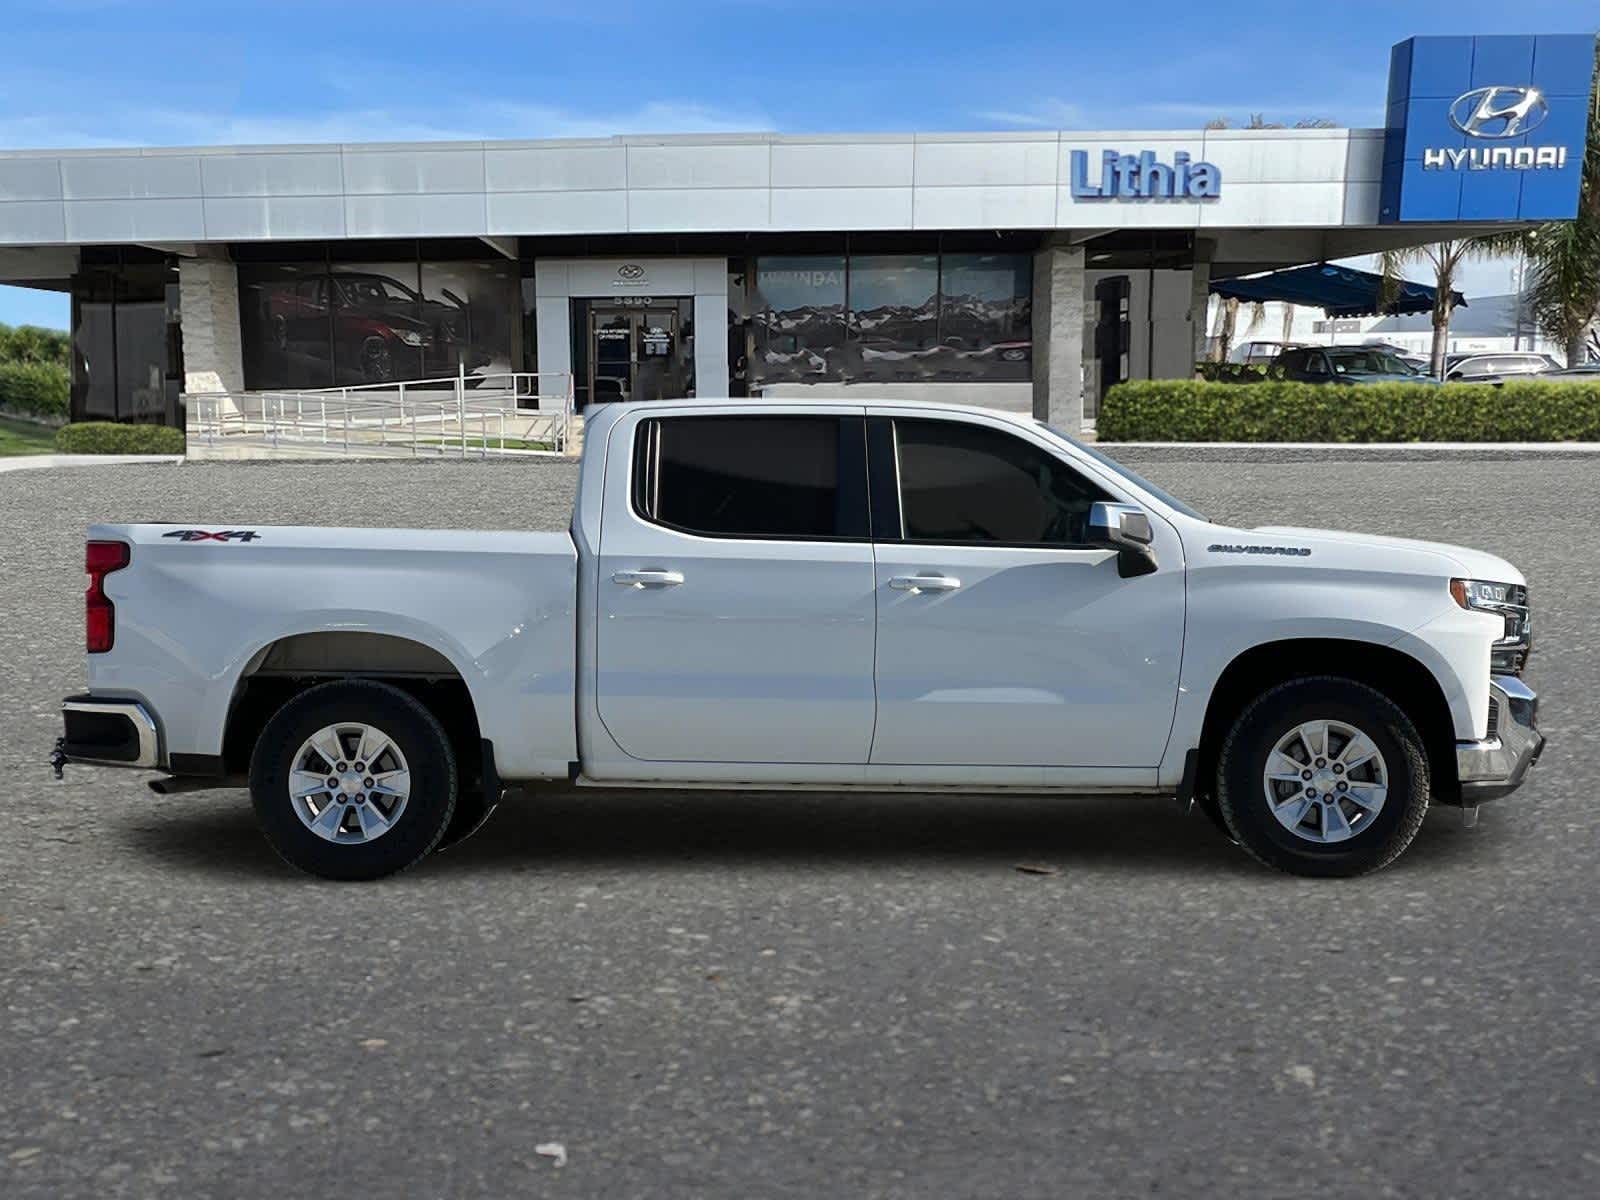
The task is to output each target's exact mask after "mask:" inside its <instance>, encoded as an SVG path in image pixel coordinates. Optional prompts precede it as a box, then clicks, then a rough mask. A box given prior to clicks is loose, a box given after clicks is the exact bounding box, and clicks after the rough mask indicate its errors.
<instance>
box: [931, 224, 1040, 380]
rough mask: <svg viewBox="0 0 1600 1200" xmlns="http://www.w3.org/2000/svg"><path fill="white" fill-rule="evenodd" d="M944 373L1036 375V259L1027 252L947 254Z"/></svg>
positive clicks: (979, 376) (943, 265)
mask: <svg viewBox="0 0 1600 1200" xmlns="http://www.w3.org/2000/svg"><path fill="white" fill-rule="evenodd" d="M939 290H940V294H939V344H940V346H941V347H942V348H943V350H944V352H945V357H944V358H943V359H942V360H941V361H940V363H939V368H940V371H941V374H940V375H939V378H941V379H969V378H970V379H985V380H1018V381H1026V380H1028V379H1031V378H1032V377H1033V376H1032V359H1033V323H1032V309H1033V300H1032V293H1033V263H1032V260H1031V259H1030V258H1029V257H1028V255H1026V254H946V255H945V256H944V258H943V261H942V263H941V270H940V289H939Z"/></svg>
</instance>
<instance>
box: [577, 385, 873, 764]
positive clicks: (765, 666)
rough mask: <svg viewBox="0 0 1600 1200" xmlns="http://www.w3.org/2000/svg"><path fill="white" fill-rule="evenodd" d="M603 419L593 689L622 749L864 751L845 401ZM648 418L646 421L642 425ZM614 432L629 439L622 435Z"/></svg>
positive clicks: (856, 527) (856, 491)
mask: <svg viewBox="0 0 1600 1200" xmlns="http://www.w3.org/2000/svg"><path fill="white" fill-rule="evenodd" d="M649 411H650V410H649V409H645V410H644V411H643V412H642V413H641V414H640V416H639V417H638V418H635V419H630V420H625V421H623V422H620V423H619V424H618V425H617V426H616V427H615V428H614V429H613V431H612V433H611V440H610V442H609V445H608V447H607V453H608V455H609V456H616V455H626V454H631V458H630V459H629V460H628V461H629V462H630V464H631V474H632V481H631V483H618V482H616V481H615V474H614V473H612V472H608V473H607V474H608V481H607V494H606V499H605V520H604V522H603V523H602V531H601V544H600V547H599V579H598V583H597V587H598V589H599V590H598V596H597V598H598V604H597V614H596V615H597V625H596V629H595V657H596V667H597V670H596V675H595V695H596V703H597V707H598V710H599V714H600V719H601V722H602V724H603V725H604V727H605V729H606V732H607V733H609V734H610V736H611V738H612V740H613V741H615V742H616V744H617V745H618V746H619V747H620V748H621V749H622V751H623V752H624V753H625V754H627V755H629V756H630V757H632V758H635V759H645V760H655V761H677V762H716V763H733V762H737V763H830V764H833V763H839V764H847V765H854V766H860V765H863V764H865V763H866V761H867V750H868V747H869V745H870V743H871V739H872V714H873V687H872V645H873V635H874V603H873V594H872V593H873V571H872V544H871V541H870V540H869V536H868V529H867V515H866V453H865V444H864V432H863V424H864V423H863V420H862V417H861V411H860V409H857V410H856V411H855V413H854V414H846V413H845V412H844V411H843V410H841V412H840V413H839V414H837V415H826V414H819V413H817V412H816V411H815V410H812V411H810V412H807V413H804V414H794V415H785V414H783V413H782V412H781V410H780V411H779V412H776V413H774V414H772V415H770V416H769V415H765V414H759V415H756V414H752V415H727V416H721V415H716V414H714V413H708V414H706V415H688V414H684V415H677V414H674V415H671V416H666V417H658V418H648V413H649ZM647 418H648V419H647ZM630 439H631V440H630Z"/></svg>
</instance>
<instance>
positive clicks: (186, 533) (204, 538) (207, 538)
mask: <svg viewBox="0 0 1600 1200" xmlns="http://www.w3.org/2000/svg"><path fill="white" fill-rule="evenodd" d="M161 536H162V537H170V538H177V539H178V540H179V541H182V542H253V541H255V540H256V539H257V538H259V537H260V536H261V535H260V534H259V533H257V532H256V531H255V530H254V529H227V530H223V531H221V532H219V533H210V532H208V531H206V530H204V529H174V530H173V531H172V532H171V533H163V534H162V535H161Z"/></svg>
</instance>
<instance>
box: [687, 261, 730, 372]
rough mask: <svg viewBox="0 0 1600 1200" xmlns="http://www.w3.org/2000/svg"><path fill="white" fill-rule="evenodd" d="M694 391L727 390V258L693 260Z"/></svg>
mask: <svg viewBox="0 0 1600 1200" xmlns="http://www.w3.org/2000/svg"><path fill="white" fill-rule="evenodd" d="M694 394H695V398H696V399H700V398H703V397H715V396H726V395H727V394H728V260H727V259H725V258H705V259H698V258H697V259H695V262H694Z"/></svg>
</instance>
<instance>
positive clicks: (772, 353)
mask: <svg viewBox="0 0 1600 1200" xmlns="http://www.w3.org/2000/svg"><path fill="white" fill-rule="evenodd" d="M1032 268H1033V264H1032V259H1031V257H1030V256H1029V255H1027V254H1012V253H965V252H955V251H948V252H943V253H929V252H927V251H918V252H914V253H848V254H845V255H795V256H786V257H781V258H774V257H762V258H758V259H757V260H756V286H755V289H754V295H753V305H752V307H753V313H752V327H753V329H754V337H753V339H752V348H753V351H754V354H753V357H752V362H751V364H750V370H749V382H750V383H751V384H752V385H757V386H759V385H760V384H771V383H823V382H842V383H850V382H852V381H867V382H891V383H892V382H918V381H928V380H937V381H951V382H959V381H969V382H995V381H1017V382H1026V381H1027V380H1029V379H1030V378H1032V313H1031V292H1032V286H1033V269H1032Z"/></svg>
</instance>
